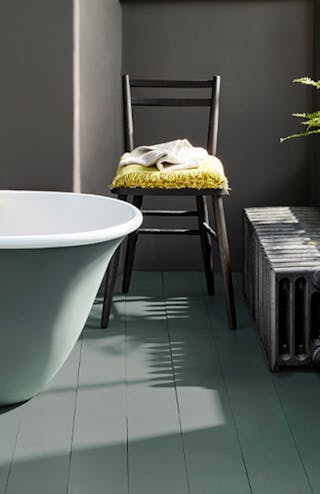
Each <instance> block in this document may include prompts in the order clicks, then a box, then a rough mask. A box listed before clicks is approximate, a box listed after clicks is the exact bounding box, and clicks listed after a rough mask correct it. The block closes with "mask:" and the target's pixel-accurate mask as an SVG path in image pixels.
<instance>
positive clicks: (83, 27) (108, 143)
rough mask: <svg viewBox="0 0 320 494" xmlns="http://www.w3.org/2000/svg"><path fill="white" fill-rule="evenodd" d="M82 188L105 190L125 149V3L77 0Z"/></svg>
mask: <svg viewBox="0 0 320 494" xmlns="http://www.w3.org/2000/svg"><path fill="white" fill-rule="evenodd" d="M79 5H80V163H81V190H82V192H93V193H101V194H106V193H107V191H108V189H107V185H108V184H110V182H111V180H112V177H113V175H114V172H115V169H116V165H117V161H118V160H119V155H120V153H121V144H122V140H121V139H122V138H121V136H122V130H121V44H122V32H121V6H120V4H119V1H118V0H79Z"/></svg>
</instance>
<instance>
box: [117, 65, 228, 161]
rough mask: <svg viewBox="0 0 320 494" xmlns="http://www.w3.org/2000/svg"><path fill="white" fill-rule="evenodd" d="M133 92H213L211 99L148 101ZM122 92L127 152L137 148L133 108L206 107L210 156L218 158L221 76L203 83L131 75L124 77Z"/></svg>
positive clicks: (160, 99) (162, 99)
mask: <svg viewBox="0 0 320 494" xmlns="http://www.w3.org/2000/svg"><path fill="white" fill-rule="evenodd" d="M132 88H159V89H164V88H184V89H188V88H190V89H191V88H209V89H211V91H210V97H208V98H204V97H198V98H189V97H188V98H167V97H166V98H155V97H151V98H149V97H148V98H145V97H141V96H133V95H132V94H131V93H132V92H133V91H132ZM122 90H123V122H124V146H125V151H132V150H133V148H134V135H133V114H132V107H133V106H167V107H169V106H171V107H172V106H177V107H186V106H189V107H190V106H194V107H200V106H206V107H209V108H210V111H209V126H208V138H207V151H208V153H209V154H213V155H215V154H216V150H217V137H218V121H219V95H220V76H218V75H215V76H213V77H212V79H210V80H201V81H195V80H194V81H182V80H180V81H168V80H167V81H164V80H154V79H131V78H130V77H129V75H128V74H124V75H123V77H122ZM181 137H183V136H181ZM146 144H147V143H146Z"/></svg>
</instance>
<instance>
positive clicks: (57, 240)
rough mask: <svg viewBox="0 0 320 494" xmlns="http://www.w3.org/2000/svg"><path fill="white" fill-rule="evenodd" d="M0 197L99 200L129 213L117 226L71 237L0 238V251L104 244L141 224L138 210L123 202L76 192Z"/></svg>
mask: <svg viewBox="0 0 320 494" xmlns="http://www.w3.org/2000/svg"><path fill="white" fill-rule="evenodd" d="M2 194H10V195H15V194H17V195H22V194H23V195H29V194H30V195H39V196H40V195H52V196H61V197H62V196H69V197H70V196H73V197H81V198H83V197H90V198H99V199H103V200H104V201H108V202H112V203H119V202H121V203H122V207H126V208H128V210H130V211H131V212H132V217H131V218H130V219H129V220H127V221H124V222H122V223H120V224H119V225H113V226H108V227H106V228H99V229H95V230H88V231H81V232H73V233H52V234H50V233H49V234H48V233H46V234H33V235H0V250H4V249H39V248H59V247H76V246H81V245H91V244H96V243H102V242H107V241H109V240H117V239H122V238H124V237H125V236H127V235H128V234H129V233H132V232H133V231H135V230H137V229H138V228H139V226H140V225H141V223H142V214H141V212H140V210H139V209H138V208H136V207H135V206H133V205H132V204H130V203H128V202H126V201H120V200H119V199H115V198H113V197H108V196H102V195H99V194H87V193H79V192H62V191H61V192H60V191H46V190H10V189H6V190H5V189H3V190H0V198H1V195H2Z"/></svg>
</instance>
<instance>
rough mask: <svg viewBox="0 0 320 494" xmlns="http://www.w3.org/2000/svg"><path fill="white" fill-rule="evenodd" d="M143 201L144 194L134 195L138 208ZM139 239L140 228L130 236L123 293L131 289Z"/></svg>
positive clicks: (135, 204)
mask: <svg viewBox="0 0 320 494" xmlns="http://www.w3.org/2000/svg"><path fill="white" fill-rule="evenodd" d="M142 201H143V196H133V205H134V206H136V207H137V208H138V209H141V206H142ZM137 239H138V230H136V231H135V232H133V233H131V234H130V235H129V236H128V240H127V248H126V256H125V261H124V270H123V283H122V291H123V293H128V291H129V286H130V280H131V274H132V268H133V261H134V255H135V251H136V243H137Z"/></svg>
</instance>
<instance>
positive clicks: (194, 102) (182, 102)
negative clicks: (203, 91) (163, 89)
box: [131, 97, 211, 106]
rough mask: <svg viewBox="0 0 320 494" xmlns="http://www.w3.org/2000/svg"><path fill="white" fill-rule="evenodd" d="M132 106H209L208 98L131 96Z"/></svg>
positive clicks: (209, 100)
mask: <svg viewBox="0 0 320 494" xmlns="http://www.w3.org/2000/svg"><path fill="white" fill-rule="evenodd" d="M131 104H132V106H210V105H211V99H209V98H138V97H132V98H131Z"/></svg>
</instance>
